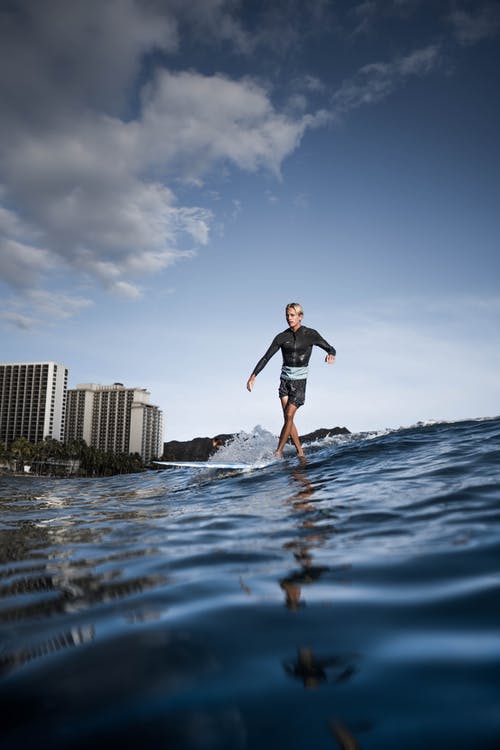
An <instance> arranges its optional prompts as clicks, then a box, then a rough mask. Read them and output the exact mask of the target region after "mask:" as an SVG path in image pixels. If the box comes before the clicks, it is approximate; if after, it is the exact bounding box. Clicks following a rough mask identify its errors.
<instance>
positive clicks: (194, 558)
mask: <svg viewBox="0 0 500 750" xmlns="http://www.w3.org/2000/svg"><path fill="white" fill-rule="evenodd" d="M275 442H276V438H275V437H274V436H272V435H270V434H269V433H267V432H265V431H264V430H262V429H260V428H256V429H255V430H254V432H253V433H251V434H242V435H240V436H238V438H237V439H236V440H235V442H234V443H233V444H231V445H229V446H226V447H225V448H223V449H222V452H220V453H218V454H217V460H222V459H224V460H240V461H241V460H243V461H244V460H251V461H258V460H262V459H263V458H265V457H267V456H269V455H271V453H272V449H273V448H274V446H275ZM306 454H307V463H305V464H304V465H302V464H300V463H299V462H298V460H297V459H296V458H295V457H294V456H293V453H292V452H290V453H287V454H286V457H285V460H283V461H282V462H280V463H277V464H273V465H271V466H268V467H267V468H264V469H262V470H258V471H257V470H256V471H250V472H238V471H230V470H217V469H209V470H203V471H200V470H197V469H185V468H182V469H172V468H168V469H163V470H158V471H149V472H147V473H143V474H133V475H122V476H115V477H106V478H100V479H60V480H58V479H47V478H36V477H29V476H26V477H5V476H4V477H0V510H1V513H0V706H1V724H0V746H1V747H2V749H3V750H7V748H8V749H9V750H10V749H11V748H12V749H14V748H15V750H21V749H22V748H28V747H29V748H37V750H38V749H40V748H50V749H51V750H60V749H62V748H64V749H66V748H88V747H92V748H100V747H106V748H110V747H113V748H114V747H118V748H132V747H134V748H148V749H149V748H169V749H170V748H173V749H174V750H177V749H178V748H179V749H181V750H182V749H184V748H186V749H189V750H215V749H217V750H219V749H224V750H226V749H227V750H239V749H240V748H241V749H243V748H251V749H253V748H258V750H265V749H266V748H272V749H273V750H278V749H279V748H286V749H287V750H293V749H296V748H297V749H298V748H314V749H315V750H316V749H318V748H319V749H323V748H325V750H327V749H328V750H331V749H332V748H344V749H345V750H354V749H355V748H358V747H360V748H363V749H364V750H374V749H377V750H379V749H380V750H382V749H383V750H390V749H393V748H394V750H396V749H397V750H401V748H404V750H411V749H413V748H415V749H417V748H418V749H419V750H421V749H422V748H425V750H432V749H433V748H436V749H437V748H439V750H443V748H453V750H460V749H462V748H467V749H469V748H470V749H474V750H475V749H476V748H481V749H482V750H485V749H486V750H490V749H491V750H493V749H496V748H500V419H478V420H470V421H463V422H456V423H443V422H439V423H425V424H418V425H415V426H412V427H409V428H404V429H403V428H402V429H399V430H388V431H384V432H380V433H367V434H359V435H349V436H344V437H336V438H329V439H325V440H323V441H320V442H317V443H315V444H312V445H309V446H307V447H306Z"/></svg>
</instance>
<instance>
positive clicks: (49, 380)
mask: <svg viewBox="0 0 500 750" xmlns="http://www.w3.org/2000/svg"><path fill="white" fill-rule="evenodd" d="M67 388H68V370H67V368H66V367H64V365H60V364H57V363H56V362H28V363H24V362H20V363H18V362H16V363H6V364H0V442H1V443H3V444H4V445H5V446H6V447H7V446H9V445H10V444H11V443H12V442H13V441H14V440H15V439H16V438H18V437H24V438H26V439H27V440H29V441H30V442H31V443H38V442H40V441H41V440H43V438H44V437H52V438H55V439H56V440H63V437H64V417H65V409H66V393H67Z"/></svg>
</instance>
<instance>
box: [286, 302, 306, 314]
mask: <svg viewBox="0 0 500 750" xmlns="http://www.w3.org/2000/svg"><path fill="white" fill-rule="evenodd" d="M290 308H292V309H293V310H295V312H296V313H297V315H304V310H303V309H302V305H299V303H298V302H289V303H288V305H287V306H286V307H285V315H286V313H287V312H288V311H289V310H290Z"/></svg>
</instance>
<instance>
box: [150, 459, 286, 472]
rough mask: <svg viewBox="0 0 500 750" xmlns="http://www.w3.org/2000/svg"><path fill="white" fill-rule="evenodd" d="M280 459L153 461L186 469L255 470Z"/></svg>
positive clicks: (161, 464) (158, 464) (159, 464)
mask: <svg viewBox="0 0 500 750" xmlns="http://www.w3.org/2000/svg"><path fill="white" fill-rule="evenodd" d="M278 460H279V459H277V458H272V459H268V460H267V461H257V462H256V463H254V464H249V463H244V462H242V461H235V462H221V463H219V462H215V461H153V463H154V464H156V465H157V466H176V467H177V468H186V469H239V470H241V471H245V470H246V471H253V470H254V469H265V468H266V466H271V465H272V464H275V463H277V461H278Z"/></svg>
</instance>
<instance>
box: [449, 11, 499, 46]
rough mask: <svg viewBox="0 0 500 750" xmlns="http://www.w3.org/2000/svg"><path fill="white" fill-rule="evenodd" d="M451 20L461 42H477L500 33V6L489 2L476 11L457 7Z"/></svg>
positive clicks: (455, 33)
mask: <svg viewBox="0 0 500 750" xmlns="http://www.w3.org/2000/svg"><path fill="white" fill-rule="evenodd" d="M449 21H450V23H451V25H452V27H453V32H454V35H455V37H456V39H457V41H458V42H459V43H460V44H463V45H472V44H477V43H478V42H481V41H483V39H492V38H494V37H496V36H498V34H499V33H500V6H499V5H498V4H493V3H487V4H486V5H484V6H483V7H480V8H476V9H475V10H474V12H468V11H466V10H462V9H459V8H457V9H455V10H454V11H452V13H451V14H450V16H449Z"/></svg>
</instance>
